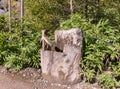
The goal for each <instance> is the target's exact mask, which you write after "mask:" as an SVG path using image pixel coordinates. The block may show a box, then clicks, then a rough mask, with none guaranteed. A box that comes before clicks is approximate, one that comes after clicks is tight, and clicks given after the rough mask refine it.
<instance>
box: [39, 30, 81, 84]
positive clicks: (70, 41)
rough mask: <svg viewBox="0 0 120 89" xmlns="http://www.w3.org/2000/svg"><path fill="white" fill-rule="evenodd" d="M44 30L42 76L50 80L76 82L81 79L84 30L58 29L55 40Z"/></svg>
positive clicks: (64, 82) (65, 82)
mask: <svg viewBox="0 0 120 89" xmlns="http://www.w3.org/2000/svg"><path fill="white" fill-rule="evenodd" d="M45 33H46V31H45V30H44V31H42V50H41V67H42V76H43V78H44V79H46V80H48V81H50V82H56V83H60V84H75V83H78V82H80V81H81V79H80V66H79V63H80V60H82V41H83V36H82V31H81V29H78V28H75V29H71V30H67V31H64V30H56V31H55V41H54V42H52V41H50V40H49V39H48V38H47V36H46V34H45Z"/></svg>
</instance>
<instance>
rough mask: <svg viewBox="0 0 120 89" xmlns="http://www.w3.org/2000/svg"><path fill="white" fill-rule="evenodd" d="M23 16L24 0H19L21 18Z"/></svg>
mask: <svg viewBox="0 0 120 89" xmlns="http://www.w3.org/2000/svg"><path fill="white" fill-rule="evenodd" d="M23 16H24V0H21V19H22V18H23Z"/></svg>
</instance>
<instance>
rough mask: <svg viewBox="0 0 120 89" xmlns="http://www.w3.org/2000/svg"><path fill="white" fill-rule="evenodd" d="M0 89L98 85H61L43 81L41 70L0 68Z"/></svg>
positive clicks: (95, 87)
mask: <svg viewBox="0 0 120 89" xmlns="http://www.w3.org/2000/svg"><path fill="white" fill-rule="evenodd" d="M0 89H100V87H99V86H98V85H92V84H88V83H83V82H82V83H78V84H74V85H61V84H57V83H50V82H48V81H47V80H45V79H43V78H42V76H41V70H40V69H35V68H26V69H23V70H21V71H19V72H16V71H14V70H12V69H7V68H5V67H3V66H0Z"/></svg>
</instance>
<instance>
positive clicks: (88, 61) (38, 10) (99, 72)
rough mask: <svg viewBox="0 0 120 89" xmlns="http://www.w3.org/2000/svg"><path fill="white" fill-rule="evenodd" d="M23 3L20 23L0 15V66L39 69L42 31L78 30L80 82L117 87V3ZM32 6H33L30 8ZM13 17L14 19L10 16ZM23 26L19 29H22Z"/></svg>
mask: <svg viewBox="0 0 120 89" xmlns="http://www.w3.org/2000/svg"><path fill="white" fill-rule="evenodd" d="M69 2H70V1H69V0H66V1H63V0H52V1H51V0H25V16H24V18H23V21H22V23H21V21H20V20H19V19H12V30H11V31H9V29H8V16H7V15H3V16H0V65H4V66H6V67H8V68H13V69H16V70H20V69H21V68H25V67H36V68H39V67H40V49H41V46H40V38H41V30H42V29H47V30H50V33H49V34H50V35H51V36H50V38H51V39H53V35H52V34H53V32H54V30H56V29H64V30H68V29H71V28H81V29H82V30H83V35H84V44H83V45H84V54H83V60H82V62H80V66H81V67H82V70H81V76H82V78H83V81H85V82H90V83H98V84H99V85H101V87H102V88H104V89H113V88H115V87H117V86H119V85H120V7H119V4H120V1H119V0H115V1H114V0H73V3H72V4H73V13H72V14H71V10H70V3H69ZM31 5H32V7H31ZM12 18H15V17H14V16H12ZM21 26H22V27H21Z"/></svg>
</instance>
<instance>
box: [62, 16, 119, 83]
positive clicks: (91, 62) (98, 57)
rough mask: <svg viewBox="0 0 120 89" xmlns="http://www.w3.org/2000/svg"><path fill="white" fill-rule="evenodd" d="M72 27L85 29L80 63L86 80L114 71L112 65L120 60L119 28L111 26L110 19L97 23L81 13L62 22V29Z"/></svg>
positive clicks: (91, 80) (90, 80)
mask: <svg viewBox="0 0 120 89" xmlns="http://www.w3.org/2000/svg"><path fill="white" fill-rule="evenodd" d="M71 28H81V29H82V30H83V36H84V44H83V46H84V55H83V60H82V62H81V63H80V64H81V66H82V68H83V70H82V74H83V78H84V79H85V81H89V82H93V80H94V78H95V76H96V75H99V74H101V73H103V71H106V70H110V71H113V70H112V65H114V64H115V63H117V62H119V60H118V55H119V50H120V32H119V30H118V29H115V28H113V27H111V26H110V25H109V20H104V19H101V20H100V21H99V22H98V23H96V24H95V23H93V21H92V20H91V19H85V18H84V17H82V16H81V15H80V14H75V15H73V16H72V17H71V18H70V19H68V20H66V21H64V22H63V23H61V29H71ZM116 65H117V64H116ZM114 67H115V66H114ZM106 82H107V81H106Z"/></svg>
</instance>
